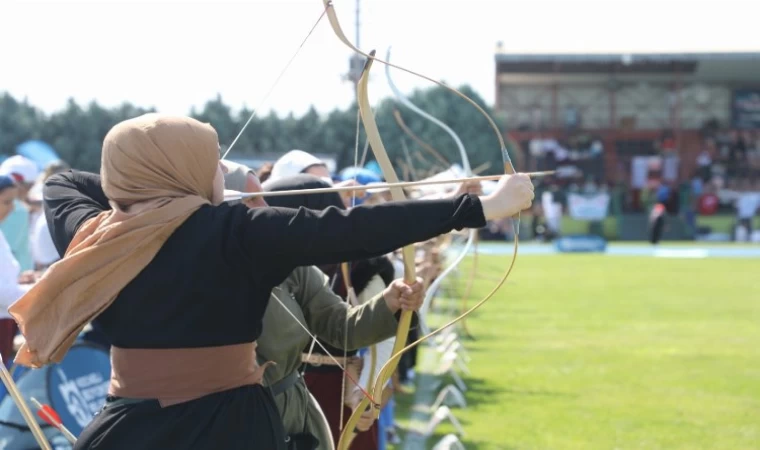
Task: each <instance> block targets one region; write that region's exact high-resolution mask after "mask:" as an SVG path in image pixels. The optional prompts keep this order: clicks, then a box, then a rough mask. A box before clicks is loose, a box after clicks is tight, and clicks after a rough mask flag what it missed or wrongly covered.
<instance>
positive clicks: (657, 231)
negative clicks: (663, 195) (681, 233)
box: [649, 203, 665, 245]
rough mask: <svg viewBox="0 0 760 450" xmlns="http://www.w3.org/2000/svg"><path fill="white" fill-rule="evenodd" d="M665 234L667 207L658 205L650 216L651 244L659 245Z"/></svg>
mask: <svg viewBox="0 0 760 450" xmlns="http://www.w3.org/2000/svg"><path fill="white" fill-rule="evenodd" d="M664 232H665V205H663V204H662V203H656V204H655V205H654V207H653V208H652V212H651V213H650V214H649V242H651V243H652V244H655V245H656V244H658V243H659V242H660V239H661V238H662V234H663V233H664Z"/></svg>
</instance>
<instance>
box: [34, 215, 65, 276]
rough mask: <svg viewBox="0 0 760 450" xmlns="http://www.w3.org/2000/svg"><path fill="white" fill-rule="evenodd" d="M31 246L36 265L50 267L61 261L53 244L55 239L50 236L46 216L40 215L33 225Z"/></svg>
mask: <svg viewBox="0 0 760 450" xmlns="http://www.w3.org/2000/svg"><path fill="white" fill-rule="evenodd" d="M29 246H30V247H31V250H32V259H33V260H34V262H35V263H36V264H39V265H42V266H49V265H51V264H53V263H54V262H56V261H58V260H59V259H61V256H60V255H59V254H58V250H57V249H56V248H55V244H54V243H53V237H52V236H50V230H49V229H48V224H47V220H46V219H45V215H44V214H40V215H39V217H37V219H36V220H35V221H34V223H32V231H31V233H30V236H29Z"/></svg>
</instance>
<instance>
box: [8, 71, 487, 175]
mask: <svg viewBox="0 0 760 450" xmlns="http://www.w3.org/2000/svg"><path fill="white" fill-rule="evenodd" d="M461 90H462V91H463V92H464V93H465V94H466V95H468V96H469V97H471V98H473V99H474V100H475V101H476V102H477V103H478V104H479V105H481V106H482V107H483V108H484V109H485V110H486V111H488V112H489V114H490V113H491V111H490V108H489V107H488V106H487V105H486V104H485V102H483V100H482V99H481V98H480V97H479V96H478V95H477V94H476V93H475V92H474V91H473V90H472V89H471V88H470V87H469V86H464V87H462V88H461ZM411 100H412V102H413V103H415V104H416V105H418V106H419V107H420V108H422V109H423V110H425V111H427V112H429V113H430V114H433V115H434V116H436V117H437V118H439V119H440V120H442V121H443V122H445V123H446V124H448V125H449V126H451V127H452V128H453V129H454V130H455V131H456V132H457V133H458V134H459V135H460V138H461V139H462V141H463V142H464V143H465V146H466V147H467V154H468V155H469V157H470V159H471V162H472V165H473V167H476V166H478V165H481V164H484V163H490V167H491V170H490V172H496V171H498V170H499V169H500V167H501V156H500V153H499V145H498V141H497V139H496V136H495V135H494V133H493V132H492V130H491V128H490V127H489V125H488V123H487V122H486V120H485V119H484V118H483V117H482V116H480V115H479V114H477V113H476V111H475V110H474V109H473V108H472V106H471V105H468V104H467V103H466V102H464V101H463V100H461V99H460V98H458V97H456V96H454V95H451V94H450V93H449V92H447V91H446V90H444V89H443V88H439V87H435V88H430V89H427V90H424V91H416V92H415V93H414V94H413V95H412V97H411ZM395 109H399V110H400V111H399V112H400V114H401V117H402V118H403V122H404V123H405V124H406V125H407V126H408V127H409V129H410V130H411V131H412V133H413V134H414V135H416V136H417V137H419V141H422V142H423V143H424V144H428V145H429V146H431V147H433V148H434V149H435V150H436V151H437V152H438V153H440V154H441V155H442V156H443V158H445V159H447V160H449V161H451V162H460V161H461V158H460V156H459V152H458V150H457V148H456V146H455V144H454V142H453V141H452V139H451V138H450V137H449V136H448V135H447V134H445V133H443V132H442V130H440V128H438V127H437V126H435V125H434V124H432V123H430V122H429V121H427V120H425V119H423V118H421V117H419V116H417V115H416V114H414V113H413V112H411V111H409V110H407V109H406V108H404V107H403V106H402V105H399V104H397V103H396V102H395V101H394V100H392V99H386V100H384V101H382V102H381V103H380V104H379V105H377V107H376V109H375V116H376V119H377V122H378V126H379V128H380V132H381V135H382V137H383V141H384V143H385V146H386V148H387V150H388V153H389V155H390V156H391V159H392V160H393V161H394V162H399V161H404V164H406V165H411V167H412V169H413V170H415V171H421V170H429V169H430V168H431V167H433V166H436V165H442V164H441V163H440V160H441V158H440V157H435V156H432V153H431V152H430V151H429V150H425V149H424V148H423V147H422V145H424V144H420V143H419V141H417V140H415V139H414V138H412V137H410V136H409V135H408V134H406V133H405V132H404V131H403V130H402V128H401V127H400V125H399V123H398V122H397V118H396V117H394V110H395ZM153 111H155V110H154V109H152V108H143V107H139V106H135V105H132V104H130V103H124V104H123V105H121V106H119V107H115V108H104V107H102V106H100V105H98V104H97V103H95V102H93V103H90V104H89V105H87V106H86V107H85V106H80V105H78V104H77V103H76V102H75V101H74V100H69V102H68V104H67V105H66V107H65V108H64V109H62V110H60V111H57V112H54V113H52V114H44V113H43V112H42V111H40V110H39V109H37V108H35V107H34V106H33V105H31V104H29V103H28V102H27V101H26V100H17V99H15V98H14V97H13V96H11V95H10V94H8V93H5V94H3V95H0V152H2V153H5V154H12V153H14V152H15V148H16V146H17V145H18V144H20V143H22V142H24V141H26V140H29V139H40V140H43V141H45V142H47V143H49V144H50V145H52V146H53V148H55V149H56V151H57V152H58V153H59V155H60V156H61V158H63V159H64V160H65V161H67V162H68V163H69V164H71V165H72V167H76V168H79V169H82V170H89V171H97V170H99V168H100V152H101V146H102V142H103V137H104V136H105V134H106V133H107V132H108V130H109V129H110V128H111V127H112V126H113V125H115V124H116V123H118V122H120V121H122V120H125V119H128V118H131V117H135V116H138V115H141V114H144V113H146V112H153ZM250 114H251V111H250V110H248V109H247V108H243V109H242V110H240V111H237V112H233V110H232V108H231V107H230V106H228V105H226V104H225V103H224V101H223V100H222V98H221V97H220V96H218V97H217V98H215V99H213V100H210V101H208V102H207V103H206V105H205V106H204V107H203V108H202V109H200V110H196V109H193V110H191V111H190V115H191V116H192V117H195V118H196V119H198V120H201V121H204V122H208V123H210V124H211V125H213V126H214V128H215V129H216V130H217V133H218V134H219V140H220V143H221V144H222V148H223V149H224V148H225V147H226V146H227V145H229V144H230V143H231V142H232V141H233V139H234V138H235V136H236V135H237V134H238V132H239V131H240V130H241V128H242V127H243V124H245V122H246V121H247V120H248V117H249V116H250ZM356 116H357V109H356V105H352V106H351V107H348V108H346V109H343V110H338V109H336V110H333V111H332V112H330V113H327V114H319V113H318V112H317V111H316V110H315V109H313V108H312V109H310V110H309V111H308V112H306V114H304V115H302V116H301V117H295V116H294V115H292V114H290V115H287V116H285V117H279V116H278V115H276V114H275V113H270V114H268V115H266V116H264V117H254V119H253V120H252V121H251V123H250V124H249V126H248V128H247V129H246V131H245V133H244V134H243V135H242V136H241V137H240V139H239V140H238V141H237V143H236V144H235V147H234V152H235V154H237V155H241V156H246V155H256V154H271V153H284V152H286V151H288V150H291V149H294V148H299V149H302V150H306V151H308V152H312V153H324V154H330V155H334V156H335V157H336V159H337V161H338V166H339V167H346V166H350V165H353V163H354V149H355V143H356ZM360 141H361V145H360V149H359V153H360V155H361V153H362V150H363V146H364V133H363V130H362V133H361V135H360ZM360 157H361V156H360ZM371 159H372V155H371V152H370V153H369V155H368V157H367V160H371Z"/></svg>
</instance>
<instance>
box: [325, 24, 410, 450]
mask: <svg viewBox="0 0 760 450" xmlns="http://www.w3.org/2000/svg"><path fill="white" fill-rule="evenodd" d="M333 16H334V12H333ZM328 17H330V15H329V13H328ZM374 53H375V52H374V51H372V52H371V54H370V55H368V56H369V59H368V60H367V63H366V64H365V66H364V70H363V71H362V76H361V78H360V79H359V84H358V86H357V97H358V103H359V112H360V114H361V117H362V122H363V123H364V129H365V131H366V133H367V138H368V139H369V143H370V144H369V145H370V147H371V148H372V152H373V153H374V155H375V159H376V160H377V163H378V164H379V165H380V169H381V170H382V172H383V177H384V178H385V179H386V181H390V182H391V183H397V182H398V176H397V175H396V172H395V171H394V170H393V165H392V164H391V161H390V158H389V157H388V152H387V151H386V150H385V146H384V145H383V141H382V139H381V138H380V131H379V130H378V128H377V123H376V122H375V116H374V114H373V113H372V108H371V107H370V104H369V98H368V96H367V83H368V81H369V77H368V75H369V69H370V68H371V67H372V59H373V58H374ZM390 192H391V197H392V198H393V200H394V201H402V200H406V195H405V194H404V191H403V190H402V189H401V188H398V187H392V188H390ZM402 255H403V260H404V281H406V282H407V283H408V284H414V282H415V281H416V280H417V275H416V272H415V264H414V259H415V258H414V256H415V252H414V246H413V245H407V246H406V247H404V248H403V249H402ZM412 314H413V313H412V312H411V311H402V312H401V318H400V319H399V325H398V330H397V332H396V340H395V342H394V344H393V356H391V357H390V359H389V360H388V361H387V362H386V363H385V365H383V367H382V368H381V369H380V372H379V373H378V375H377V379H376V380H375V386H374V389H373V390H372V392H371V396H372V398H374V399H375V400H374V401H375V404H374V405H370V404H369V399H368V398H366V397H365V398H363V399H362V401H361V402H360V403H359V406H358V407H357V408H356V409H355V410H354V413H353V414H352V415H351V417H350V418H349V419H348V423H347V424H346V427H345V428H344V429H343V432H342V433H341V436H340V440H339V441H338V447H337V449H338V450H347V449H348V447H349V446H350V445H351V440H352V439H353V436H354V430H355V428H356V424H357V423H358V422H359V418H360V417H361V415H362V414H363V413H364V412H365V411H366V409H367V408H368V407H372V408H378V409H379V404H378V403H377V401H378V399H380V398H382V392H383V387H384V386H385V384H386V383H387V382H388V380H389V379H390V378H391V376H392V374H393V372H394V371H395V370H396V366H397V365H398V361H399V358H400V355H401V353H399V349H400V348H402V347H403V346H404V345H405V344H406V340H407V338H408V336H409V328H410V326H411V324H412ZM396 355H398V356H396Z"/></svg>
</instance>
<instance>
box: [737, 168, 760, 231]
mask: <svg viewBox="0 0 760 450" xmlns="http://www.w3.org/2000/svg"><path fill="white" fill-rule="evenodd" d="M758 206H760V193H757V192H752V182H751V181H750V180H749V179H745V180H742V181H741V183H740V185H739V196H738V198H737V199H736V219H737V221H738V225H739V227H742V228H744V230H742V232H738V231H737V239H736V240H745V239H746V240H747V241H751V240H752V220H753V219H754V217H755V213H756V212H757V208H758ZM741 238H744V239H741Z"/></svg>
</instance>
